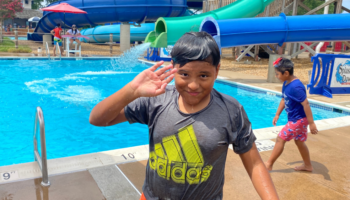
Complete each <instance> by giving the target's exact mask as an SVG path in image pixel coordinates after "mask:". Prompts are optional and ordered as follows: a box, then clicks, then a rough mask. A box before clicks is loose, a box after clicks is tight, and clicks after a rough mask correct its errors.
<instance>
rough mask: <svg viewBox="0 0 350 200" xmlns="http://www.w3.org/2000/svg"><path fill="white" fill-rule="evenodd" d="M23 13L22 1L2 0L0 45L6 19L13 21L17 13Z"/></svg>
mask: <svg viewBox="0 0 350 200" xmlns="http://www.w3.org/2000/svg"><path fill="white" fill-rule="evenodd" d="M22 11H23V4H22V2H21V0H0V43H2V27H3V25H4V21H5V19H13V18H14V17H15V15H16V12H22Z"/></svg>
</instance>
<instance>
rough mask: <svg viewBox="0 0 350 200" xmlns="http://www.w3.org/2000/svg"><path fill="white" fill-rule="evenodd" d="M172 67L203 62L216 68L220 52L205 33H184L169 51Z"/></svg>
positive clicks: (212, 39) (211, 38) (213, 41)
mask: <svg viewBox="0 0 350 200" xmlns="http://www.w3.org/2000/svg"><path fill="white" fill-rule="evenodd" d="M171 58H172V60H173V62H174V65H176V64H180V67H182V66H184V65H185V64H186V63H189V62H191V61H205V62H208V63H210V64H212V65H213V66H215V67H217V66H218V65H219V63H220V50H219V47H218V45H217V44H216V42H215V40H214V38H213V37H212V36H211V35H210V34H208V33H207V32H189V33H185V34H184V35H183V36H182V37H181V38H180V39H179V40H178V41H177V42H176V44H175V46H174V47H173V49H172V50H171Z"/></svg>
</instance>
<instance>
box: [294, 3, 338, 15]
mask: <svg viewBox="0 0 350 200" xmlns="http://www.w3.org/2000/svg"><path fill="white" fill-rule="evenodd" d="M303 3H304V4H305V5H306V6H307V7H309V8H310V9H311V10H312V9H314V8H316V7H317V6H319V5H322V4H324V3H325V1H324V0H323V1H320V0H305V1H303ZM307 12H308V11H307V10H305V9H304V8H302V7H300V6H299V7H298V15H305V14H306V13H307ZM323 13H324V8H322V9H320V10H318V11H317V12H316V14H319V15H321V14H323ZM328 13H329V14H333V13H334V4H333V3H331V4H330V5H329V11H328Z"/></svg>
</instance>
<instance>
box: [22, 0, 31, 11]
mask: <svg viewBox="0 0 350 200" xmlns="http://www.w3.org/2000/svg"><path fill="white" fill-rule="evenodd" d="M22 3H23V8H24V9H32V0H22Z"/></svg>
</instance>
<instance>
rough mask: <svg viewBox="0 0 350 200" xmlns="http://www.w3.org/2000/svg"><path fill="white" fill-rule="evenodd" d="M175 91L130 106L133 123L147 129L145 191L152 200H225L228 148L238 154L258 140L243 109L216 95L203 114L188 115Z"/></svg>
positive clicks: (127, 113) (127, 109)
mask: <svg viewBox="0 0 350 200" xmlns="http://www.w3.org/2000/svg"><path fill="white" fill-rule="evenodd" d="M178 97H179V93H178V91H177V90H176V88H175V87H174V86H167V88H166V92H165V93H164V94H162V95H159V96H157V97H151V98H146V97H142V98H138V99H136V100H135V101H133V102H131V103H130V104H129V105H127V106H126V107H125V116H126V118H127V120H128V121H129V123H135V122H138V123H142V124H147V125H148V128H149V152H150V154H149V160H148V163H147V167H146V179H145V182H144V185H143V192H144V194H145V197H146V199H147V200H156V199H157V200H168V199H171V200H180V199H183V200H185V199H186V200H187V199H191V200H196V199H205V200H219V199H222V188H223V185H224V171H225V162H226V155H227V150H228V146H229V144H233V148H234V151H235V152H236V153H238V154H241V153H245V152H247V151H249V150H250V149H251V147H252V145H253V143H254V141H255V140H256V138H255V136H254V134H253V131H252V127H251V123H250V122H249V120H248V117H247V114H246V113H245V111H244V109H243V107H242V105H241V104H240V103H238V101H237V100H236V99H234V98H233V97H231V96H228V95H225V94H222V93H219V92H218V91H216V90H215V89H213V90H212V92H211V100H210V103H209V104H208V106H207V107H206V108H204V109H203V110H201V111H199V112H197V113H192V114H186V113H183V112H181V111H180V109H179V107H178Z"/></svg>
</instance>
